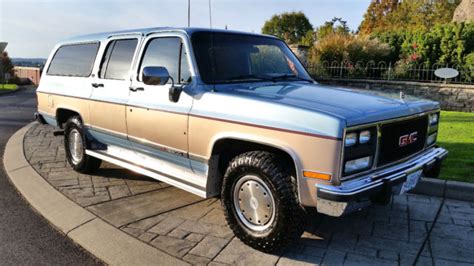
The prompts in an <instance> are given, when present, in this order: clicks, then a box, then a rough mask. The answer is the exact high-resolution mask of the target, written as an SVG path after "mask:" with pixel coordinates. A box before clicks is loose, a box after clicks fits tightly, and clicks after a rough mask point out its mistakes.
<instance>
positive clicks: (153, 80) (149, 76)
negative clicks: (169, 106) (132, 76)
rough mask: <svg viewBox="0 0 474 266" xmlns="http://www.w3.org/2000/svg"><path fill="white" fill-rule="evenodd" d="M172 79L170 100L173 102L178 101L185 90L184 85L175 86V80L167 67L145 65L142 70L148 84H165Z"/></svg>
mask: <svg viewBox="0 0 474 266" xmlns="http://www.w3.org/2000/svg"><path fill="white" fill-rule="evenodd" d="M170 79H171V87H170V91H169V96H168V97H169V100H170V101H171V102H174V103H175V102H178V101H179V96H180V95H181V92H182V91H183V88H182V87H179V86H175V85H174V80H173V78H172V77H171V76H170V73H169V72H168V70H167V69H166V67H151V66H150V67H145V68H143V72H142V80H143V83H145V84H146V85H165V84H166V83H168V80H170Z"/></svg>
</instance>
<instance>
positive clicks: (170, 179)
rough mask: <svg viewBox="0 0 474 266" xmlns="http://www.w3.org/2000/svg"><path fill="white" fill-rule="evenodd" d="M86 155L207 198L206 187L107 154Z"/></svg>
mask: <svg viewBox="0 0 474 266" xmlns="http://www.w3.org/2000/svg"><path fill="white" fill-rule="evenodd" d="M86 154H87V155H90V156H92V157H95V158H98V159H101V160H103V161H106V162H109V163H112V164H115V165H118V166H120V167H123V168H126V169H129V170H132V171H134V172H136V173H139V174H142V175H146V176H149V177H151V178H153V179H156V180H159V181H162V182H165V183H167V184H170V185H172V186H175V187H177V188H180V189H183V190H185V191H188V192H191V193H193V194H195V195H197V196H199V197H202V198H207V193H206V189H205V187H201V186H199V185H197V184H193V183H191V182H187V181H185V180H184V179H182V178H176V177H174V176H170V175H167V174H164V173H161V172H158V171H156V170H153V169H148V168H145V167H142V166H139V165H137V164H134V163H132V162H126V161H124V160H122V159H120V158H117V157H114V156H111V155H108V154H106V153H105V152H102V151H97V150H86ZM191 178H192V177H191ZM188 180H189V179H188Z"/></svg>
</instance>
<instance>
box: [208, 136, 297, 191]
mask: <svg viewBox="0 0 474 266" xmlns="http://www.w3.org/2000/svg"><path fill="white" fill-rule="evenodd" d="M253 150H262V151H269V152H273V153H276V154H278V155H280V156H281V157H282V158H283V159H284V160H285V161H286V162H287V163H288V164H289V166H291V169H290V170H291V171H292V173H291V174H294V175H295V178H296V180H297V182H298V179H299V172H300V170H301V163H300V160H299V157H298V155H297V154H296V152H295V151H293V150H292V149H291V148H290V147H289V146H286V145H283V144H282V143H281V142H280V141H278V140H265V139H256V138H251V137H249V136H236V135H223V136H220V137H218V138H215V140H214V141H213V142H212V146H211V149H210V151H211V152H210V159H209V163H208V164H209V173H208V184H210V185H211V186H208V189H210V191H212V192H211V194H213V195H218V194H219V193H220V188H221V184H222V180H223V177H224V173H225V170H226V169H227V165H228V163H229V162H230V161H231V160H232V159H233V158H234V157H235V156H237V155H239V154H242V153H244V152H248V151H253ZM229 151H230V152H229ZM298 190H299V188H298Z"/></svg>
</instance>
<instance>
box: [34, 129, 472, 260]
mask: <svg viewBox="0 0 474 266" xmlns="http://www.w3.org/2000/svg"><path fill="white" fill-rule="evenodd" d="M62 142H63V138H62V137H53V134H52V128H51V127H48V126H41V125H34V126H33V127H32V128H31V129H30V131H29V132H28V133H27V135H26V137H25V154H26V157H27V159H28V160H29V161H30V163H31V164H32V165H33V167H34V168H35V169H36V170H37V171H38V172H39V173H40V174H41V175H42V176H43V177H44V178H45V179H46V180H47V181H48V182H49V183H50V184H51V185H52V186H54V187H55V188H56V189H58V190H59V191H61V192H62V193H64V194H65V195H66V196H68V197H69V198H70V199H72V200H74V201H75V202H77V203H78V204H80V205H81V206H83V207H85V208H87V209H88V210H90V211H91V212H93V213H95V214H96V215H98V216H99V217H101V218H102V219H103V220H105V221H107V222H108V223H110V224H112V225H114V226H115V227H117V228H120V229H121V230H123V231H125V232H127V233H128V234H130V235H132V236H135V237H137V238H139V239H141V240H142V241H144V242H147V243H149V244H150V245H152V246H153V247H156V248H158V249H160V250H163V251H165V252H167V253H169V254H171V255H173V256H176V257H178V258H181V259H183V260H185V261H188V262H191V263H193V264H207V263H211V264H234V263H238V264H251V265H254V264H271V265H274V264H278V265H284V264H291V265H294V264H297V263H310V264H319V263H323V264H343V263H345V264H394V265H397V264H401V265H407V264H419V265H425V264H426V265H432V264H449V265H452V264H456V263H459V264H462V263H466V264H473V263H474V229H473V227H474V203H471V202H463V201H454V200H444V199H442V198H436V197H427V196H419V195H412V194H408V195H402V196H397V197H395V198H394V199H393V201H392V203H391V204H390V205H388V206H373V207H370V208H369V209H367V210H363V211H360V212H357V213H354V214H352V215H348V216H345V217H342V218H332V217H327V216H322V215H317V214H314V213H313V214H310V215H308V221H309V222H308V226H307V228H306V232H305V233H304V235H303V236H302V238H301V240H300V241H299V243H297V244H295V245H294V246H292V247H290V248H289V249H287V250H285V251H284V252H281V253H278V254H265V253H261V252H258V251H256V250H253V249H252V248H249V247H247V246H245V245H244V244H243V243H242V242H240V241H239V240H238V239H237V238H236V237H235V236H234V235H233V233H232V232H231V230H230V229H229V228H228V227H227V226H226V222H225V219H224V215H223V212H222V209H221V206H220V202H219V201H218V199H208V200H203V199H201V198H199V197H197V196H194V195H192V194H190V193H187V192H184V191H182V190H179V189H177V188H174V187H171V186H169V185H167V184H164V183H161V182H158V181H155V180H152V179H149V178H147V177H144V176H141V175H138V174H135V173H133V172H130V171H127V170H124V169H120V168H118V167H116V166H113V165H111V164H106V163H104V164H103V166H102V168H101V169H100V171H98V172H97V173H96V174H95V175H82V174H78V173H76V172H74V171H73V170H72V169H71V168H70V167H69V166H68V165H67V163H66V160H65V155H64V148H63V145H62Z"/></svg>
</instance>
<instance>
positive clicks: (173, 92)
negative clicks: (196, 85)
mask: <svg viewBox="0 0 474 266" xmlns="http://www.w3.org/2000/svg"><path fill="white" fill-rule="evenodd" d="M170 79H171V87H170V90H169V100H170V101H171V102H174V103H176V102H178V101H179V96H180V95H181V92H183V86H175V84H174V79H173V78H172V77H171V76H170Z"/></svg>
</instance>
